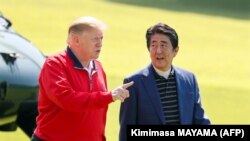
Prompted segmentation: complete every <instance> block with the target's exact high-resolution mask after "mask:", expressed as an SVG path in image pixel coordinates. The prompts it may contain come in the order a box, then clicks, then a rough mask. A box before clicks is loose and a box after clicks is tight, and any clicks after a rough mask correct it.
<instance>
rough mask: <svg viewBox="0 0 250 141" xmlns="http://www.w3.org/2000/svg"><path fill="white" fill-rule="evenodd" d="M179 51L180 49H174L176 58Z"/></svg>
mask: <svg viewBox="0 0 250 141" xmlns="http://www.w3.org/2000/svg"><path fill="white" fill-rule="evenodd" d="M178 51H179V47H176V48H175V49H174V57H175V56H176V55H177V53H178Z"/></svg>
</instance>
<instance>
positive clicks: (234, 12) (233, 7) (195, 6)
mask: <svg viewBox="0 0 250 141" xmlns="http://www.w3.org/2000/svg"><path fill="white" fill-rule="evenodd" d="M109 1H111V2H117V3H123V4H131V5H136V6H145V7H152V8H158V9H163V10H173V11H179V12H193V13H199V14H206V15H212V16H222V17H228V18H236V19H242V20H249V19H250V0H109Z"/></svg>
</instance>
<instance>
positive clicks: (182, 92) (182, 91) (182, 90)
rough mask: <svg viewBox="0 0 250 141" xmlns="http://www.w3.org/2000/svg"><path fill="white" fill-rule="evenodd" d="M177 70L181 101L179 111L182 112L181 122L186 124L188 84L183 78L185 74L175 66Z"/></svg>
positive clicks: (177, 83)
mask: <svg viewBox="0 0 250 141" xmlns="http://www.w3.org/2000/svg"><path fill="white" fill-rule="evenodd" d="M174 70H175V76H176V85H177V94H178V102H179V113H180V124H185V115H187V114H186V110H185V109H186V108H187V107H186V106H188V105H186V104H185V103H186V102H185V101H184V100H185V99H186V98H185V90H186V85H185V83H183V82H185V81H184V78H183V76H182V75H183V74H182V73H181V72H180V71H179V70H178V69H177V68H175V67H174Z"/></svg>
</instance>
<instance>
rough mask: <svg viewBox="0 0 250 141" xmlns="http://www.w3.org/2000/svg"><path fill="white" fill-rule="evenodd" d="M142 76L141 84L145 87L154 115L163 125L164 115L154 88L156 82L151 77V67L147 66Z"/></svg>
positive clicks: (156, 90)
mask: <svg viewBox="0 0 250 141" xmlns="http://www.w3.org/2000/svg"><path fill="white" fill-rule="evenodd" d="M143 75H144V76H145V77H144V78H143V79H144V80H143V81H142V82H143V84H144V86H145V89H146V93H147V95H148V96H149V99H150V100H151V102H152V104H153V106H154V108H155V110H156V113H157V114H158V116H159V118H160V121H161V122H162V124H164V114H163V111H162V105H161V100H160V96H159V92H158V89H157V87H156V82H155V78H154V75H153V66H152V65H149V66H148V67H147V69H145V71H144V72H143Z"/></svg>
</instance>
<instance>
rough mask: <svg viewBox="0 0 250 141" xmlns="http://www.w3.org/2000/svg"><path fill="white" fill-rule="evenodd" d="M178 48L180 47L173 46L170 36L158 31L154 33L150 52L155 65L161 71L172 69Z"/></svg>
mask: <svg viewBox="0 0 250 141" xmlns="http://www.w3.org/2000/svg"><path fill="white" fill-rule="evenodd" d="M178 49H179V48H178V47H177V48H175V49H174V48H173V46H172V43H171V41H170V39H169V37H168V36H166V35H164V34H158V33H156V34H154V35H152V36H151V40H150V47H149V53H150V58H151V62H152V64H153V66H154V67H156V68H157V69H159V70H161V71H167V70H168V69H170V68H171V65H172V61H173V58H174V57H175V55H176V54H177V52H178Z"/></svg>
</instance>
